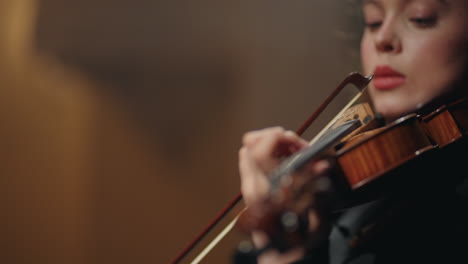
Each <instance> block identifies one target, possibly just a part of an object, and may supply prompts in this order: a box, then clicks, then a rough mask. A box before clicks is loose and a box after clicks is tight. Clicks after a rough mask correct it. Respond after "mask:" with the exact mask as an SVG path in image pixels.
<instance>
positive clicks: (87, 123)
mask: <svg viewBox="0 0 468 264" xmlns="http://www.w3.org/2000/svg"><path fill="white" fill-rule="evenodd" d="M358 10H359V7H358V6H357V4H356V3H355V1H352V0H351V1H350V0H348V1H345V0H332V1H331V0H318V1H305V0H298V1H283V0H269V1H265V0H240V1H219V0H198V1H184V0H181V1H168V0H131V1H130V0H112V1H111V0H0V209H1V218H0V245H1V247H0V261H1V262H2V263H14V264H15V263H36V264H38V263H101V264H103V263H113V264H118V263H141V264H143V263H169V262H170V261H171V260H173V259H174V258H175V257H176V255H177V254H179V252H180V251H181V250H182V249H183V248H184V247H185V246H186V245H187V244H188V243H189V242H190V241H191V240H192V239H193V238H194V237H195V236H196V235H197V234H199V233H200V231H201V230H202V229H203V228H204V227H205V226H206V225H207V224H208V222H209V221H210V220H211V219H212V218H213V217H214V216H215V215H216V214H217V213H218V212H219V211H220V210H221V209H222V208H223V207H224V206H225V205H226V204H227V203H228V202H229V201H230V200H231V199H232V198H233V197H234V196H236V195H237V194H238V193H239V186H240V184H239V176H238V172H237V151H238V149H239V147H240V142H241V137H242V134H243V133H244V132H245V131H248V130H252V129H259V128H263V127H266V126H274V125H281V126H284V127H285V128H287V129H292V130H295V129H297V128H298V127H299V126H300V124H301V123H302V121H304V120H305V119H306V118H307V117H308V116H309V115H310V114H311V113H312V112H313V110H314V109H315V108H316V107H317V106H318V105H319V103H320V102H321V101H323V100H324V99H325V97H326V96H327V95H328V94H329V93H330V92H331V90H332V89H334V88H335V87H336V86H337V85H338V83H339V82H341V80H342V79H343V78H344V77H345V76H346V75H347V74H348V73H350V72H352V71H359V69H360V68H359V63H358V57H359V52H358V42H359V35H360V33H359V30H360V25H361V19H360V18H359V15H358V12H359V11H358ZM240 206H241V207H242V205H240ZM243 238H244V237H243V235H242V234H239V233H236V232H233V233H232V234H230V235H229V236H228V237H227V238H226V239H224V240H223V241H222V242H221V243H220V244H219V245H218V246H217V247H216V248H215V250H214V251H213V252H212V253H210V254H208V256H207V258H206V259H205V260H204V261H203V262H202V263H230V257H231V255H232V252H233V250H234V248H235V247H236V245H237V244H238V243H239V241H240V240H242V239H243ZM205 243H206V242H205ZM186 262H187V263H188V260H186Z"/></svg>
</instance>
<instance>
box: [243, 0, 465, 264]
mask: <svg viewBox="0 0 468 264" xmlns="http://www.w3.org/2000/svg"><path fill="white" fill-rule="evenodd" d="M362 5H363V13H364V19H365V24H366V27H365V31H364V34H363V37H362V40H361V63H362V66H363V72H364V74H365V75H371V74H374V79H373V80H372V81H371V83H370V84H369V87H368V89H369V94H370V96H371V98H372V101H373V104H374V107H375V111H376V112H378V113H381V114H382V115H383V116H384V118H385V120H386V121H387V122H390V121H392V120H395V119H396V118H398V117H400V116H402V115H404V114H407V113H410V112H414V111H415V110H417V109H418V108H420V107H421V106H423V105H428V104H430V103H432V102H434V101H436V100H439V99H441V100H442V99H444V100H446V99H447V98H456V97H459V96H464V95H466V89H468V87H465V85H467V84H468V82H466V79H465V78H466V76H467V75H466V71H467V69H468V67H467V66H468V65H467V63H468V19H467V16H466V14H467V11H468V1H466V0H364V1H363V4H362ZM305 146H307V142H306V141H304V140H303V139H301V138H299V137H298V136H296V135H295V134H294V133H293V132H291V131H285V130H284V129H283V128H280V127H273V128H266V129H263V130H258V131H251V132H248V133H246V134H245V135H244V137H243V146H242V148H241V149H240V151H239V168H240V174H241V181H242V184H241V190H242V194H243V196H244V199H245V202H246V204H247V205H248V206H249V208H250V209H251V210H259V209H261V208H262V207H263V206H264V200H265V199H266V197H267V195H268V188H269V182H268V179H267V177H268V175H269V173H270V172H271V170H272V169H273V168H274V167H275V166H277V165H278V164H279V160H278V158H277V155H275V154H276V153H277V152H278V149H288V150H292V151H296V150H299V149H301V148H304V147H305ZM329 166H330V164H328V163H327V161H320V162H318V163H317V164H315V165H314V167H313V168H312V169H311V170H312V171H313V172H314V173H315V174H320V173H326V171H327V168H328V167H329ZM452 172H454V170H452ZM425 173H431V171H430V170H429V169H426V172H425ZM428 190H431V191H426V192H423V191H421V192H420V193H421V195H415V196H412V197H411V199H409V198H408V197H405V198H402V199H400V200H399V202H396V200H398V199H396V200H392V199H379V200H376V201H372V202H369V203H367V204H363V205H359V206H356V207H354V208H351V209H349V210H346V211H344V212H340V213H339V216H338V217H337V219H336V220H335V221H333V222H332V223H331V224H332V225H333V228H332V229H331V231H330V234H329V239H325V240H324V241H323V243H321V244H320V245H319V246H317V247H315V248H313V249H307V248H305V247H296V248H294V249H292V250H289V251H287V252H284V253H280V252H278V251H276V250H267V251H265V252H264V253H262V254H260V255H259V256H258V262H259V263H293V262H295V261H297V263H402V262H403V263H424V262H426V261H434V260H436V261H437V260H438V261H443V262H444V263H445V262H448V261H449V260H457V258H459V257H464V255H463V254H462V253H463V249H464V248H466V246H463V243H462V242H460V243H461V244H459V243H457V239H462V238H464V237H465V236H466V235H467V234H468V232H467V228H466V225H464V222H465V221H466V220H467V218H466V213H465V211H468V210H467V209H468V208H467V207H466V206H467V205H466V203H464V201H465V200H464V199H465V198H463V197H466V196H463V194H462V193H461V192H460V190H461V188H460V187H459V188H458V189H457V190H458V191H455V187H454V186H447V187H446V188H445V187H441V188H440V189H436V188H432V189H431V188H428ZM434 190H437V192H434ZM423 194H424V195H423ZM413 198H414V199H413ZM402 201H403V202H402ZM394 204H412V205H413V207H410V209H406V211H405V210H400V211H401V212H403V213H402V214H399V216H398V217H395V218H394V219H393V218H389V217H387V216H386V215H385V214H386V213H388V212H389V210H387V209H388V208H394V207H392V205H394ZM464 209H465V210H464ZM390 211H391V210H390ZM310 215H311V216H312V220H313V221H312V223H314V222H315V223H316V224H317V223H320V221H322V222H323V221H325V220H324V218H323V217H322V215H321V214H319V213H318V212H316V211H313V210H312V211H311V214H310ZM314 219H315V220H314ZM375 219H391V220H387V222H385V221H384V222H385V224H384V225H385V226H386V227H387V228H386V229H385V230H383V231H379V232H375V235H374V236H371V237H370V238H369V241H370V242H369V241H367V242H366V243H364V244H366V246H361V247H360V246H357V247H356V246H354V244H353V241H355V239H356V232H361V231H362V230H363V229H365V228H366V225H367V224H369V223H376V222H377V223H379V221H380V220H375ZM252 239H253V242H254V244H255V246H256V247H257V248H262V247H264V246H265V245H266V244H267V243H268V241H269V238H268V236H267V235H266V234H264V233H262V232H257V231H255V232H253V233H252ZM460 261H461V260H460ZM466 261H467V257H466V256H465V263H466Z"/></svg>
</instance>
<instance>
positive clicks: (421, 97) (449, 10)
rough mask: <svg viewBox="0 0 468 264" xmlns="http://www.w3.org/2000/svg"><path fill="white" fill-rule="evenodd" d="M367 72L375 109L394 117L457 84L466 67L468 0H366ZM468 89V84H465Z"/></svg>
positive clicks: (364, 61) (364, 43)
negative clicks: (369, 76)
mask: <svg viewBox="0 0 468 264" xmlns="http://www.w3.org/2000/svg"><path fill="white" fill-rule="evenodd" d="M363 8H364V17H365V22H366V28H365V31H364V35H363V38H362V41H361V59H362V64H363V69H364V73H365V74H366V75H370V74H374V75H375V76H374V79H373V80H372V82H371V83H370V85H369V93H370V95H371V97H372V99H373V102H374V106H375V108H376V111H377V112H379V113H381V114H383V115H384V116H385V117H387V118H388V119H390V120H391V119H395V118H397V117H399V116H401V115H403V114H405V113H407V112H410V111H414V110H416V108H417V107H419V106H421V105H423V104H425V103H428V102H429V101H431V100H432V99H434V98H436V97H438V96H440V95H442V94H443V93H446V92H448V91H449V90H451V89H454V87H455V86H456V85H457V83H458V82H459V81H461V80H460V79H461V78H462V76H463V74H464V73H465V71H466V69H467V65H468V64H467V61H468V19H467V18H468V1H467V0H364V4H363ZM466 88H467V89H468V87H466Z"/></svg>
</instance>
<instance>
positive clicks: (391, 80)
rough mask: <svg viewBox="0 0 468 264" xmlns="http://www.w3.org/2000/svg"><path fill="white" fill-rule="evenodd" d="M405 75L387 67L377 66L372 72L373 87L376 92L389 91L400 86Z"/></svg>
mask: <svg viewBox="0 0 468 264" xmlns="http://www.w3.org/2000/svg"><path fill="white" fill-rule="evenodd" d="M405 80H406V77H405V75H403V74H402V73H400V72H398V71H396V70H394V69H392V67H390V66H387V65H381V66H377V67H376V68H375V71H374V79H373V82H374V86H375V88H376V89H377V90H391V89H394V88H396V87H398V86H400V85H402V84H403V83H404V82H405Z"/></svg>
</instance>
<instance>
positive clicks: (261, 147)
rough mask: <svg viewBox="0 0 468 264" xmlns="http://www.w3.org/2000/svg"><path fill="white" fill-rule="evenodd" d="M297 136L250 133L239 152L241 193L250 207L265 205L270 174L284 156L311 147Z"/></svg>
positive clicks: (275, 131) (284, 132)
mask: <svg viewBox="0 0 468 264" xmlns="http://www.w3.org/2000/svg"><path fill="white" fill-rule="evenodd" d="M307 145H308V144H307V142H306V141H305V140H303V139H301V138H300V137H298V136H297V135H296V134H295V133H294V132H292V131H287V130H285V129H284V128H281V127H272V128H266V129H262V130H256V131H251V132H248V133H246V134H245V135H244V137H243V146H242V148H241V149H240V150H239V171H240V175H241V190H242V194H243V196H244V199H245V201H246V203H247V205H252V204H257V203H260V202H262V201H263V200H264V199H265V198H266V196H267V194H268V190H269V182H268V174H269V173H270V172H271V171H272V170H273V169H274V168H275V167H276V166H278V164H279V163H280V161H281V159H282V158H283V157H284V156H287V155H290V154H291V153H293V152H296V151H298V150H299V149H301V148H303V147H305V146H307Z"/></svg>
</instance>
